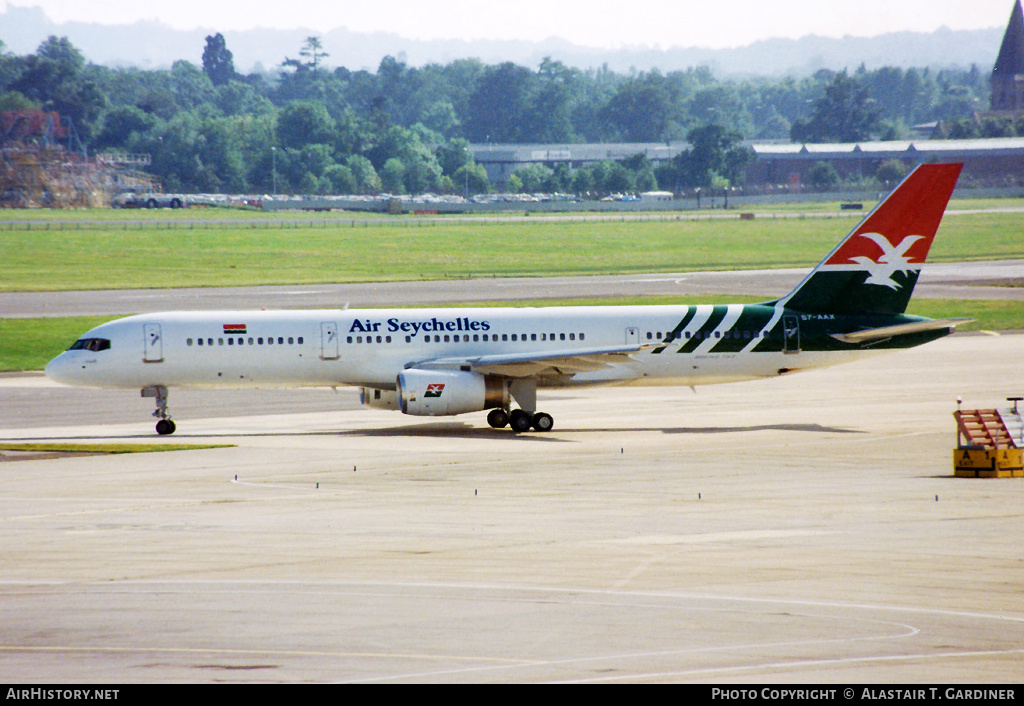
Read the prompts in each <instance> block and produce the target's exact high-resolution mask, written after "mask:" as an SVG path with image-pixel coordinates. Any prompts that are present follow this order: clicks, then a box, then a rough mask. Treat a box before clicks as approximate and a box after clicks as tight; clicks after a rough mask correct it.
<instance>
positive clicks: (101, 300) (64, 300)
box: [0, 260, 1024, 318]
mask: <svg viewBox="0 0 1024 706" xmlns="http://www.w3.org/2000/svg"><path fill="white" fill-rule="evenodd" d="M808 271H809V269H783V270H748V271H732V272H681V273H666V274H642V275H607V276H596V277H546V278H522V277H516V278H501V279H499V278H494V279H469V280H444V281H429V282H387V283H355V284H327V285H288V286H274V287H222V288H192V289H122V290H103V291H82V292H0V317H2V318H26V317H43V316H103V315H108V314H109V315H121V314H144V313H150V312H157V311H170V310H176V309H185V310H216V309H320V308H323V309H334V308H342V307H345V306H346V305H347V306H350V307H351V308H376V307H396V306H419V305H439V304H450V303H467V302H496V301H510V302H516V303H520V304H522V303H528V302H529V301H533V300H539V299H575V298H599V297H633V296H657V295H669V296H676V297H679V300H680V302H684V301H695V300H697V301H699V299H700V297H707V296H712V295H744V296H755V297H765V298H766V299H770V298H773V297H778V296H782V295H783V294H786V293H787V292H789V291H790V289H792V288H793V287H794V286H795V285H796V284H797V283H798V282H799V281H800V279H801V278H802V277H803V276H804V275H806V274H807V272H808ZM1009 284H1016V285H1017V286H1007V285H1009ZM1022 284H1024V260H1002V261H989V262H970V263H958V264H952V263H935V264H929V265H925V269H924V271H923V273H922V275H921V279H920V281H919V283H918V286H917V290H916V292H915V295H916V296H918V297H921V298H927V299H996V300H1016V301H1024V286H1021V285H1022Z"/></svg>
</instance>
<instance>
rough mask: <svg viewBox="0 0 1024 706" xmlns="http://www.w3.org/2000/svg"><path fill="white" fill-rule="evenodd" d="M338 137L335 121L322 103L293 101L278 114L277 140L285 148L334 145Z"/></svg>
mask: <svg viewBox="0 0 1024 706" xmlns="http://www.w3.org/2000/svg"><path fill="white" fill-rule="evenodd" d="M337 137H338V133H337V130H336V126H335V123H334V120H333V119H332V118H331V116H330V115H329V114H328V113H327V109H326V108H324V106H323V105H322V104H321V103H318V102H316V101H293V102H291V103H289V104H288V105H286V106H285V107H284V108H283V109H282V110H281V112H280V113H278V116H277V139H278V140H279V142H280V144H281V146H283V147H292V148H296V149H301V148H302V147H304V146H305V145H311V144H334V142H335V140H336V139H337Z"/></svg>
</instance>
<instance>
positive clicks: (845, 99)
mask: <svg viewBox="0 0 1024 706" xmlns="http://www.w3.org/2000/svg"><path fill="white" fill-rule="evenodd" d="M878 117H879V109H878V107H877V105H876V104H875V102H874V101H873V100H872V99H871V97H870V95H869V93H868V90H867V89H866V88H864V87H863V86H861V85H860V84H859V83H858V82H857V80H856V79H853V78H850V77H849V76H848V75H847V73H846V71H845V70H844V71H841V72H839V73H838V74H836V76H835V78H834V79H833V80H832V83H831V84H830V85H828V86H827V87H826V88H825V93H824V95H823V96H822V97H821V98H819V99H818V100H817V101H815V102H814V111H813V113H812V114H811V118H810V120H806V121H804V120H800V121H797V122H796V123H795V124H794V125H793V129H792V131H791V133H790V136H791V138H792V140H793V142H860V141H862V140H866V139H868V138H869V137H870V136H871V131H872V129H874V127H875V125H876V124H877V123H878Z"/></svg>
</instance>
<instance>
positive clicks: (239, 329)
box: [224, 324, 246, 336]
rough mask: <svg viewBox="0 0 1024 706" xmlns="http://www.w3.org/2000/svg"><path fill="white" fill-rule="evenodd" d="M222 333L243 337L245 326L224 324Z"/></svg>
mask: <svg viewBox="0 0 1024 706" xmlns="http://www.w3.org/2000/svg"><path fill="white" fill-rule="evenodd" d="M224 333H225V334H228V335H232V334H234V335H238V336H244V335H246V326H245V324H224Z"/></svg>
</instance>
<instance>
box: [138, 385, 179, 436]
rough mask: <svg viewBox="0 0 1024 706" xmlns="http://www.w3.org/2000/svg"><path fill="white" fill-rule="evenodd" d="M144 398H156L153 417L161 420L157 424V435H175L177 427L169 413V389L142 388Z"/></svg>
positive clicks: (156, 387)
mask: <svg viewBox="0 0 1024 706" xmlns="http://www.w3.org/2000/svg"><path fill="white" fill-rule="evenodd" d="M142 396H143V397H155V398H156V411H155V412H153V416H154V417H157V418H159V419H160V421H158V422H157V423H156V433H157V434H159V435H160V436H167V435H168V434H173V433H174V430H175V429H177V427H176V426H175V424H174V422H173V421H171V415H170V413H169V412H168V411H167V388H166V387H164V386H163V385H154V386H152V387H144V388H142Z"/></svg>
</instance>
